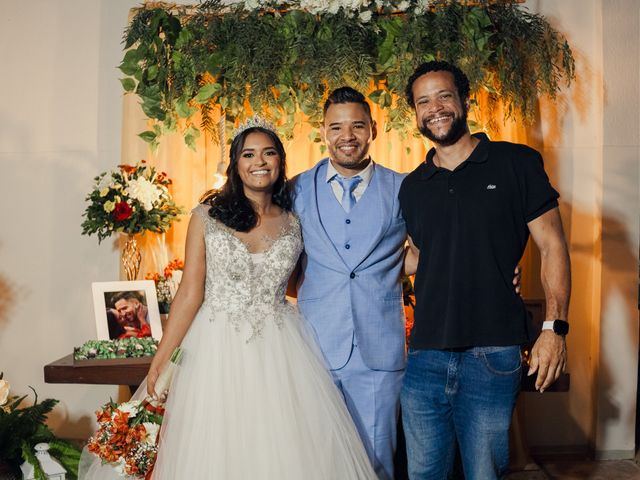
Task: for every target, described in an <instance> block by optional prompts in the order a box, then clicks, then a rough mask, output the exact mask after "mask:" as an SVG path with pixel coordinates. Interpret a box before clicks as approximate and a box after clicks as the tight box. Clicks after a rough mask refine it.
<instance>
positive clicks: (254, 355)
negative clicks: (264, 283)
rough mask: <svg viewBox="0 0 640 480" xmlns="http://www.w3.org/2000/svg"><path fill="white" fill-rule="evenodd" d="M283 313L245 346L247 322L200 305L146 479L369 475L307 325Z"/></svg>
mask: <svg viewBox="0 0 640 480" xmlns="http://www.w3.org/2000/svg"><path fill="white" fill-rule="evenodd" d="M287 311H288V313H286V314H283V318H281V319H280V322H279V323H280V325H277V324H276V322H274V321H273V319H269V318H267V319H266V320H265V322H264V327H263V329H262V330H261V333H260V335H258V336H256V337H255V338H253V339H252V340H251V341H249V342H247V339H248V338H249V337H251V333H252V329H251V327H250V324H249V322H248V321H242V322H237V321H234V320H236V319H230V318H229V317H228V314H226V313H224V312H212V311H211V310H210V308H209V307H207V306H203V307H202V308H201V310H200V311H199V312H198V314H197V315H196V318H195V319H194V321H193V324H192V325H191V328H190V330H189V332H188V333H187V335H186V336H185V339H184V341H183V342H182V346H183V351H184V354H183V359H182V363H181V365H180V368H179V369H178V373H177V375H176V376H175V377H174V379H173V383H172V385H171V390H170V393H169V397H168V399H167V404H166V413H165V418H164V422H163V425H162V429H161V433H160V443H159V446H160V447H159V452H158V459H157V462H156V466H155V468H154V471H153V477H152V478H153V479H154V480H176V479H221V480H236V479H237V480H249V479H264V480H271V479H272V480H287V479H291V480H300V479H305V480H352V479H353V480H359V479H375V478H376V476H375V474H374V472H373V469H372V467H371V465H370V462H369V459H368V458H367V455H366V453H365V449H364V447H363V445H362V442H361V440H360V438H359V436H358V433H357V431H356V429H355V426H354V425H353V422H352V420H351V417H350V416H349V413H348V411H347V409H346V407H345V405H344V399H343V398H342V396H341V394H340V393H339V392H338V390H337V388H336V387H335V385H334V384H333V381H332V379H331V376H330V374H329V373H328V371H327V369H326V366H325V363H324V361H323V359H322V356H321V353H320V351H319V349H318V347H317V343H316V342H315V340H314V337H313V334H312V333H311V330H310V329H309V327H308V326H306V324H305V322H304V320H303V319H302V318H301V317H300V315H299V314H298V313H297V310H296V309H294V308H291V309H287ZM88 478H90V477H88Z"/></svg>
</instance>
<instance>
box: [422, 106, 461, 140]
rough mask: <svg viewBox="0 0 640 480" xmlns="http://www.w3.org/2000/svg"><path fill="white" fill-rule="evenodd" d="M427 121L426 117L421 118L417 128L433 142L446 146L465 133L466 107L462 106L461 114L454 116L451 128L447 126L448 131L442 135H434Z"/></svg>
mask: <svg viewBox="0 0 640 480" xmlns="http://www.w3.org/2000/svg"><path fill="white" fill-rule="evenodd" d="M463 108H464V107H463ZM427 122H428V120H427V119H426V118H425V119H423V120H422V122H421V124H420V127H419V128H418V130H420V133H421V134H422V135H424V136H425V137H427V138H428V139H429V140H431V141H432V142H433V143H437V144H438V145H441V146H443V147H448V146H450V145H453V144H454V143H456V142H457V141H458V140H460V138H461V137H462V136H463V135H464V134H465V133H467V131H468V127H467V109H466V108H464V109H463V111H462V115H461V116H459V117H455V118H454V120H453V123H452V124H451V128H449V131H448V132H447V133H446V134H444V135H440V136H438V135H435V134H434V133H433V132H432V131H431V130H430V129H429V127H428V126H427Z"/></svg>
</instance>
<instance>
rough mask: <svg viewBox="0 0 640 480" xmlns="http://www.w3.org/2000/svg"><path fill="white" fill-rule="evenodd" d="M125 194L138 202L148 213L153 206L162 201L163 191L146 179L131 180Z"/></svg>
mask: <svg viewBox="0 0 640 480" xmlns="http://www.w3.org/2000/svg"><path fill="white" fill-rule="evenodd" d="M125 194H126V195H128V196H130V197H131V198H133V199H135V200H138V201H139V202H140V203H141V204H142V207H143V208H144V209H145V210H146V211H147V212H148V211H149V210H151V209H152V208H153V205H154V204H155V203H156V202H157V201H158V200H160V197H161V196H162V190H160V189H159V188H158V187H157V186H156V185H154V184H153V183H151V182H150V181H149V180H147V179H146V178H144V177H138V178H134V179H131V180H129V183H128V184H127V188H126V190H125Z"/></svg>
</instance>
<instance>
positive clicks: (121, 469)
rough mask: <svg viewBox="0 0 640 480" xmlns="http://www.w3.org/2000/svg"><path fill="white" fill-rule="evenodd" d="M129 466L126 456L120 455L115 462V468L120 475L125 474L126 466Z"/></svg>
mask: <svg viewBox="0 0 640 480" xmlns="http://www.w3.org/2000/svg"><path fill="white" fill-rule="evenodd" d="M126 466H127V462H126V460H125V459H124V457H120V458H119V459H118V460H117V461H116V462H115V463H114V464H113V469H114V470H115V471H116V473H118V475H121V476H123V477H124V476H125V468H126Z"/></svg>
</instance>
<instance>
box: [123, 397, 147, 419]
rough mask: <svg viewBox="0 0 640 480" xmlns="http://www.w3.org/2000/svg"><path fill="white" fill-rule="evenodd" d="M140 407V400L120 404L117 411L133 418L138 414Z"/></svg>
mask: <svg viewBox="0 0 640 480" xmlns="http://www.w3.org/2000/svg"><path fill="white" fill-rule="evenodd" d="M140 405H142V402H141V401H140V400H131V401H130V402H124V403H121V404H120V405H119V406H118V410H120V411H121V412H123V413H128V414H129V416H130V417H135V416H136V415H137V414H138V410H140Z"/></svg>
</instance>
